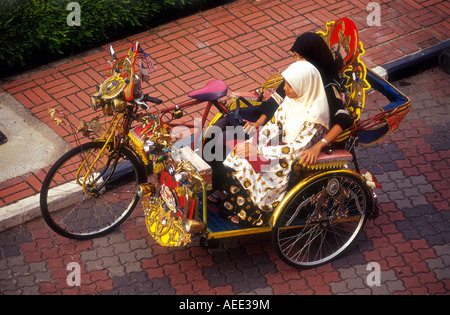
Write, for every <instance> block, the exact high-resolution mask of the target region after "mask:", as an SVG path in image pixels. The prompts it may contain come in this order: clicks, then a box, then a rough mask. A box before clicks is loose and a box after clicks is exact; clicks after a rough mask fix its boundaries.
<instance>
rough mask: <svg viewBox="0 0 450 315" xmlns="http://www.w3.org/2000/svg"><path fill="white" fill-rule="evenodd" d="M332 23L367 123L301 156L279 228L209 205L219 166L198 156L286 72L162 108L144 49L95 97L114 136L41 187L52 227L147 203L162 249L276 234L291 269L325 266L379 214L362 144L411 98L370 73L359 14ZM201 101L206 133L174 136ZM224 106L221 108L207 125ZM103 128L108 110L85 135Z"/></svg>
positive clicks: (86, 235) (109, 220)
mask: <svg viewBox="0 0 450 315" xmlns="http://www.w3.org/2000/svg"><path fill="white" fill-rule="evenodd" d="M326 28H327V30H326V32H319V34H321V36H322V37H323V39H324V40H325V41H326V43H327V44H328V46H329V47H330V49H331V51H332V52H333V54H341V57H342V59H343V60H344V68H343V69H342V71H341V79H342V86H343V87H344V90H343V91H342V94H343V96H344V101H345V103H346V106H347V109H348V110H349V112H350V113H351V115H352V117H353V119H354V121H355V124H354V125H353V126H352V127H351V128H349V129H348V130H346V131H344V133H343V134H342V135H341V136H340V137H339V138H338V139H337V140H336V142H337V143H339V144H340V148H339V149H334V150H329V152H323V153H321V155H320V156H319V159H318V161H317V163H316V164H314V165H310V166H305V165H302V163H301V161H300V160H297V161H296V162H295V163H294V164H293V165H292V167H291V179H290V185H289V187H288V190H287V193H286V195H285V197H284V199H283V200H282V202H281V203H280V204H279V205H278V207H277V208H276V209H275V210H274V212H273V214H272V216H271V219H270V222H269V225H267V226H262V227H253V228H241V227H239V226H237V225H235V224H233V223H231V222H230V221H228V220H227V219H223V218H222V217H221V216H220V215H219V214H218V213H217V211H216V210H215V209H214V207H210V206H209V205H208V201H207V194H208V190H209V189H211V168H210V167H209V166H208V164H207V163H206V162H205V161H203V160H202V158H201V157H200V156H199V155H198V154H197V153H196V151H197V149H199V148H200V149H201V147H202V144H203V140H204V138H203V135H204V132H203V131H204V128H205V127H206V129H207V128H210V127H211V126H213V125H214V123H215V122H216V121H217V120H218V119H220V118H221V117H224V116H225V115H228V114H229V113H230V110H233V109H234V108H235V106H236V103H237V99H243V98H245V99H246V100H247V101H246V103H250V104H251V105H252V106H257V105H258V104H259V103H260V101H261V100H262V99H264V97H267V95H270V90H271V89H274V88H275V87H276V86H277V84H279V82H280V77H279V76H274V77H272V78H271V79H269V80H268V81H267V82H266V83H265V84H263V85H262V86H261V88H260V89H259V90H257V91H253V92H250V94H249V93H234V94H233V95H232V101H231V102H230V104H229V105H226V103H225V102H223V101H221V99H222V98H223V97H225V96H226V95H227V94H228V87H227V85H226V83H225V82H223V81H220V80H213V81H210V82H208V83H207V84H206V85H205V86H204V88H202V89H199V90H196V91H193V92H191V93H189V97H190V98H192V101H189V102H186V103H183V104H179V105H176V106H172V107H169V108H158V107H157V110H155V109H154V108H150V107H149V106H148V105H147V103H154V104H156V105H159V104H161V100H159V99H155V98H152V97H149V96H148V95H146V94H144V93H142V91H141V82H142V79H143V78H144V77H145V76H146V75H147V73H146V71H145V70H144V67H143V66H144V65H145V64H146V63H147V64H148V63H149V62H151V60H150V59H149V57H148V55H146V54H145V52H144V51H143V49H142V47H141V46H139V44H136V45H133V46H132V47H131V49H130V50H129V52H128V54H127V56H125V57H122V58H120V59H117V57H116V56H115V54H114V52H113V50H112V49H111V56H112V57H113V60H114V64H113V66H112V67H111V68H110V69H108V73H107V74H108V78H107V80H106V81H105V82H103V83H102V84H100V85H99V86H98V88H97V92H96V93H95V94H94V95H93V96H92V102H91V103H92V107H93V109H94V110H97V109H99V108H101V109H102V110H103V113H104V116H105V117H112V119H111V121H110V122H109V125H108V127H107V128H105V129H106V130H105V131H104V132H103V135H101V136H99V137H96V138H94V139H93V140H92V141H89V142H86V143H83V144H80V145H78V146H76V147H75V148H73V149H72V150H70V151H69V152H67V153H66V154H64V155H63V156H62V157H61V158H60V159H59V160H58V161H57V162H56V163H55V164H54V165H53V167H52V168H51V169H50V171H49V172H48V174H47V177H46V178H45V180H44V182H43V186H42V191H41V210H42V214H43V217H44V219H45V221H46V222H47V224H48V225H49V226H50V227H51V228H52V229H53V230H54V231H55V232H57V233H59V234H61V235H63V236H65V237H70V238H75V239H90V238H93V237H98V236H100V235H104V234H106V233H109V232H110V231H112V230H113V229H114V228H115V227H117V226H118V225H120V224H121V223H122V222H123V221H124V220H126V219H127V218H128V217H129V216H130V214H131V213H132V211H133V210H134V208H135V207H136V205H137V204H138V202H139V200H142V206H143V209H144V214H145V221H146V226H147V229H148V231H149V233H150V234H151V236H152V237H153V238H154V239H155V240H156V241H157V242H158V243H159V244H161V245H162V246H169V247H176V246H185V245H186V244H188V243H189V242H190V241H191V237H192V235H196V236H199V237H200V244H201V245H203V246H210V245H211V244H212V243H214V242H216V241H217V240H220V239H223V238H227V237H239V236H243V235H248V234H255V233H266V232H270V233H271V235H272V241H273V246H274V248H275V250H276V252H277V253H278V254H279V256H280V257H281V258H282V259H283V260H284V261H285V262H287V263H288V264H291V265H294V266H297V267H303V268H306V267H314V266H317V265H320V264H324V263H327V262H329V261H331V260H332V259H335V258H336V257H338V256H339V255H340V254H342V253H343V252H344V251H345V250H346V249H347V248H349V246H350V245H351V244H352V243H353V242H354V241H355V239H357V237H358V235H359V233H360V232H361V231H362V230H363V228H364V225H365V223H366V221H367V220H368V219H369V218H375V217H377V215H378V208H377V205H376V198H375V194H374V193H373V189H374V188H375V187H378V186H377V184H376V182H375V181H374V179H373V178H372V176H371V175H370V174H368V173H366V174H364V175H362V174H361V173H360V169H359V166H358V163H357V159H356V154H355V150H354V148H355V146H356V145H372V144H374V143H376V142H378V141H379V140H380V139H381V138H383V137H384V136H385V135H386V134H387V133H389V132H390V131H391V130H395V129H396V128H397V127H398V125H399V123H400V121H401V120H402V118H403V117H404V116H405V115H406V114H407V113H408V111H409V108H410V101H409V99H408V98H407V97H406V96H405V95H403V94H402V93H401V92H400V91H398V90H397V89H396V88H395V87H393V86H392V85H391V84H390V83H388V82H387V81H386V80H384V79H382V78H381V77H379V76H378V75H376V74H375V73H374V72H373V71H371V70H369V69H366V67H365V66H364V64H363V63H362V62H361V60H360V56H361V55H362V54H363V53H364V50H363V46H362V43H361V42H360V41H359V38H358V32H357V30H356V27H355V25H354V23H353V22H352V21H351V20H350V19H347V18H343V19H340V20H338V21H336V22H330V23H328V24H327V25H326ZM371 87H372V88H373V89H375V90H377V91H379V92H381V93H382V94H383V95H384V96H385V97H386V98H387V99H388V100H389V102H390V103H389V104H388V105H387V106H385V107H383V108H382V109H381V111H380V113H379V114H377V115H374V116H372V117H369V118H367V119H364V120H361V119H360V114H361V111H362V110H363V109H364V103H365V93H366V91H367V90H368V89H369V88H371ZM201 103H206V106H205V110H204V113H203V116H202V119H201V122H200V121H199V122H198V124H197V125H199V128H196V129H197V132H195V133H194V134H193V135H192V136H190V137H185V138H183V139H181V140H179V141H177V142H175V143H174V139H173V134H172V132H171V131H173V128H176V127H177V126H178V127H180V124H176V121H175V120H176V119H179V118H181V117H182V116H183V109H184V108H186V107H189V106H194V105H198V104H201ZM212 107H215V108H216V109H217V111H218V113H217V114H216V115H215V116H214V118H212V119H211V120H210V121H209V124H208V125H207V123H208V121H207V120H208V115H209V114H210V110H211V108H212ZM141 109H144V111H143V112H142V111H140V110H141ZM51 114H52V115H56V113H55V111H52V112H51ZM169 115H170V117H168V116H169ZM54 119H55V120H56V121H57V123H62V120H60V119H59V118H56V116H55V117H54ZM182 125H183V126H187V127H189V128H192V127H194V126H193V125H190V124H182ZM206 125H207V126H206ZM102 126H103V125H102V123H101V122H100V119H99V117H96V118H94V119H93V120H92V121H91V122H90V123H89V124H88V123H86V122H84V121H83V122H82V125H81V126H80V127H78V131H79V132H82V133H83V134H84V135H85V136H92V134H93V133H95V132H96V131H97V130H100V129H101V128H102ZM186 139H187V141H186ZM350 163H352V165H353V166H354V170H352V169H350Z"/></svg>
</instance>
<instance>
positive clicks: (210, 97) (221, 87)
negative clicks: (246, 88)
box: [188, 80, 228, 101]
mask: <svg viewBox="0 0 450 315" xmlns="http://www.w3.org/2000/svg"><path fill="white" fill-rule="evenodd" d="M227 92H228V86H227V84H226V83H225V82H224V81H222V80H212V81H209V82H208V83H206V85H205V86H204V87H203V88H201V89H199V90H195V91H192V92H191V93H189V94H188V96H189V97H190V98H193V99H196V100H199V101H215V100H217V99H219V98H221V97H224V96H225V95H227Z"/></svg>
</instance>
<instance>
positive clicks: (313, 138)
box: [222, 104, 326, 226]
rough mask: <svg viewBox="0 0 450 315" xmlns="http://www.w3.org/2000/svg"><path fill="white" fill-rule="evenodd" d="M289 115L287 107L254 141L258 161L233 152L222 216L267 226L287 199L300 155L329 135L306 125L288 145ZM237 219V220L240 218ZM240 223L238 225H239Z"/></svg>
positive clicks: (245, 222)
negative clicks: (284, 123)
mask: <svg viewBox="0 0 450 315" xmlns="http://www.w3.org/2000/svg"><path fill="white" fill-rule="evenodd" d="M287 115H289V113H288V112H287V111H286V110H285V108H284V107H283V104H282V105H281V106H280V107H279V108H278V109H277V111H276V112H275V115H274V117H273V118H272V121H270V122H268V123H267V124H266V125H265V126H264V127H263V128H262V129H261V130H260V131H259V133H258V134H257V135H258V137H257V138H258V139H257V140H258V141H257V143H255V141H256V139H255V137H256V136H255V137H253V138H252V139H251V140H250V141H253V142H254V144H255V145H257V147H258V149H259V155H258V156H257V157H249V158H248V159H242V158H240V157H238V156H236V155H235V154H234V153H233V152H231V153H230V154H229V155H228V156H227V158H226V160H225V161H224V165H225V166H227V167H229V172H228V175H227V176H228V179H229V180H228V181H227V185H226V190H227V193H228V195H227V197H226V199H225V201H224V206H223V210H222V214H223V215H224V216H227V217H229V218H232V217H233V218H234V221H235V222H236V223H242V224H244V225H247V226H261V225H265V224H267V222H268V220H269V218H270V214H271V212H272V211H273V210H274V209H275V208H276V207H277V205H278V204H279V203H280V201H281V200H282V199H283V197H284V195H285V193H286V188H287V186H288V181H289V176H290V171H291V165H292V163H293V162H294V160H295V159H296V158H297V157H299V155H300V153H301V152H303V151H304V150H306V149H308V148H309V147H311V146H312V145H313V144H315V143H316V142H317V141H318V140H319V139H321V138H322V137H323V136H324V135H325V134H326V129H325V127H324V126H323V125H321V124H317V123H312V122H305V123H304V126H303V128H302V130H301V131H300V133H299V134H298V136H297V138H296V139H295V140H294V141H293V142H291V143H284V142H283V140H284V139H285V132H283V122H284V120H285V119H286V117H287ZM236 215H237V217H236ZM237 221H238V222H237Z"/></svg>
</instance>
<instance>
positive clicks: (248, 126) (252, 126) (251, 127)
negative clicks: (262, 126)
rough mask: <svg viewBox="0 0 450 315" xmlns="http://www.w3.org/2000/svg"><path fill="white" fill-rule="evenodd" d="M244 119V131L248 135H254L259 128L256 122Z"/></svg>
mask: <svg viewBox="0 0 450 315" xmlns="http://www.w3.org/2000/svg"><path fill="white" fill-rule="evenodd" d="M244 121H245V125H244V132H245V133H246V134H248V135H252V134H253V133H254V132H255V131H256V129H258V128H259V126H258V124H257V123H256V122H251V121H248V120H245V119H244Z"/></svg>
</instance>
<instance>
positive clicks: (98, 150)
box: [40, 141, 146, 239]
mask: <svg viewBox="0 0 450 315" xmlns="http://www.w3.org/2000/svg"><path fill="white" fill-rule="evenodd" d="M145 180H146V176H145V171H143V170H142V167H141V164H140V161H139V160H138V158H137V157H136V156H135V154H134V153H133V152H132V151H130V150H129V149H128V148H126V147H123V148H122V149H121V150H120V152H115V151H114V150H113V148H112V146H110V145H106V143H105V142H104V141H99V142H89V143H85V144H82V145H80V146H77V147H75V148H73V149H72V150H70V151H69V152H67V153H66V154H64V155H63V156H62V157H61V158H59V159H58V160H57V161H56V163H55V164H54V165H53V166H52V168H51V169H50V171H49V172H48V174H47V176H46V177H45V179H44V182H43V184H42V189H41V195H40V206H41V212H42V216H43V218H44V220H45V222H46V223H47V224H48V225H49V227H50V228H51V229H52V230H53V231H55V232H56V233H58V234H60V235H62V236H64V237H68V238H74V239H91V238H94V237H98V236H101V235H105V234H107V233H109V232H110V231H112V230H113V229H114V228H115V227H117V226H118V225H120V224H121V223H122V222H123V221H124V220H126V219H127V218H128V216H129V215H130V214H131V213H132V212H133V210H134V208H135V207H136V205H137V203H138V201H139V196H138V194H137V188H138V185H139V184H140V183H142V182H144V181H145Z"/></svg>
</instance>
